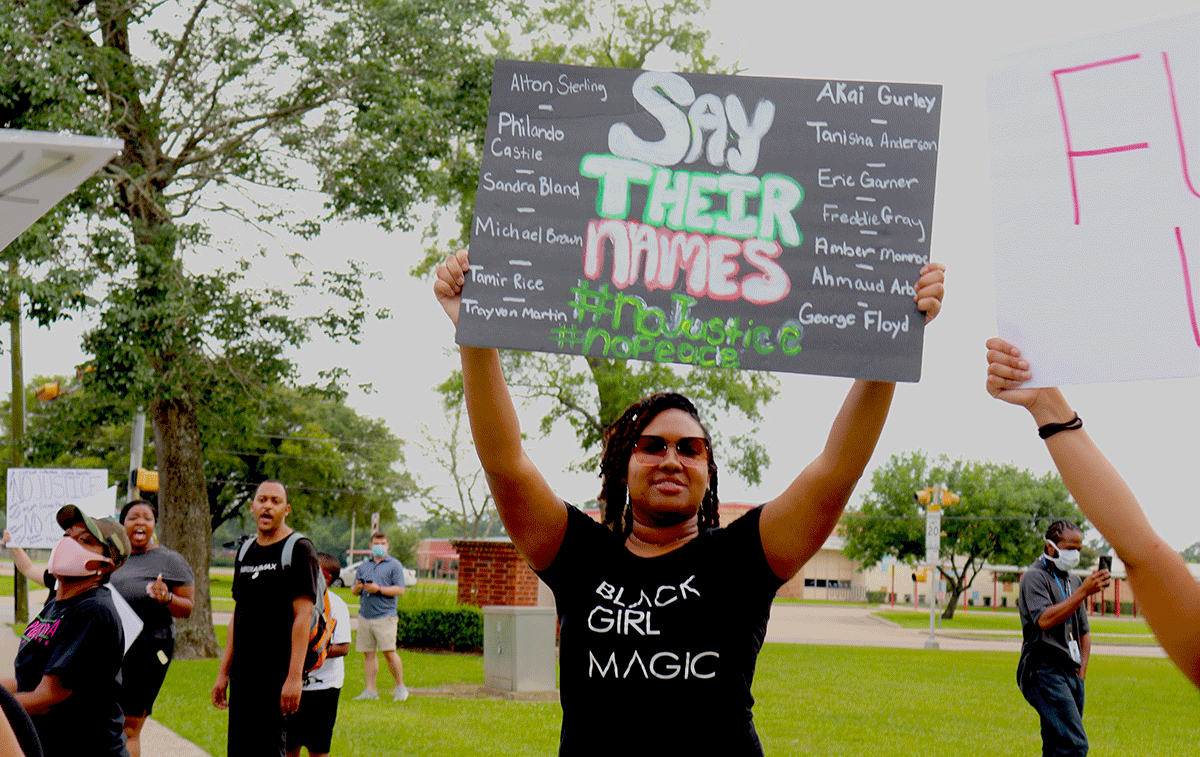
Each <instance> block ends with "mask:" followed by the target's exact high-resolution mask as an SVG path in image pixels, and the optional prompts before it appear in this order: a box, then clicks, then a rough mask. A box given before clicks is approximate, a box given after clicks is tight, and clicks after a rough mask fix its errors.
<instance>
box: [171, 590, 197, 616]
mask: <svg viewBox="0 0 1200 757" xmlns="http://www.w3.org/2000/svg"><path fill="white" fill-rule="evenodd" d="M192 590H193V589H192V587H191V586H179V587H176V588H175V590H174V591H172V592H171V599H170V601H169V602H168V603H167V611H168V612H170V613H171V617H173V618H186V617H189V616H190V615H191V614H192V610H193V609H195V606H196V602H195V600H194V599H193V598H192Z"/></svg>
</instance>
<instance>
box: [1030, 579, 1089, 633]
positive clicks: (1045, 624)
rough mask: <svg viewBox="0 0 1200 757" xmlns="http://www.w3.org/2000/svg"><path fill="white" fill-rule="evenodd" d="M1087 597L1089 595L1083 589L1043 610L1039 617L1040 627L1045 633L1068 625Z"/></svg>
mask: <svg viewBox="0 0 1200 757" xmlns="http://www.w3.org/2000/svg"><path fill="white" fill-rule="evenodd" d="M1087 597H1088V595H1087V594H1085V593H1084V592H1083V590H1082V589H1077V590H1076V591H1075V592H1074V593H1072V594H1071V596H1069V597H1067V598H1066V599H1065V600H1063V601H1062V602H1059V603H1058V604H1056V605H1050V606H1049V607H1047V608H1046V609H1045V610H1042V614H1041V615H1040V616H1039V617H1038V626H1039V627H1041V629H1042V630H1043V631H1044V630H1046V629H1049V628H1053V627H1054V626H1058V625H1062V624H1063V623H1066V622H1067V621H1068V620H1069V619H1070V618H1071V616H1072V615H1074V614H1075V611H1076V610H1078V609H1079V606H1080V605H1081V604H1083V602H1084V600H1085V599H1087Z"/></svg>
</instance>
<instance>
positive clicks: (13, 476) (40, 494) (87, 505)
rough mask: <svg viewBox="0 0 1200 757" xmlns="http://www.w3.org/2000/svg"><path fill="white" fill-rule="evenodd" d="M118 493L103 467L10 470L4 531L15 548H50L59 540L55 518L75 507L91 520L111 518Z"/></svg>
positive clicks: (59, 533)
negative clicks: (59, 513)
mask: <svg viewBox="0 0 1200 757" xmlns="http://www.w3.org/2000/svg"><path fill="white" fill-rule="evenodd" d="M116 497H117V490H116V487H115V486H111V487H110V486H108V471H107V470H104V469H103V468H100V469H93V468H9V469H8V500H7V508H6V512H5V517H6V523H7V528H8V530H9V532H10V533H11V534H12V544H13V546H16V547H27V548H35V549H49V548H51V547H53V546H54V545H55V544H57V543H58V541H59V539H61V538H62V535H63V530H62V528H61V527H60V526H59V525H58V521H57V520H56V519H55V515H56V514H57V513H58V511H59V509H60V508H62V507H63V505H77V506H78V507H79V509H81V510H83V511H84V512H85V513H87V514H88V515H90V516H92V517H93V518H104V517H111V516H112V515H113V508H114V506H115V503H116Z"/></svg>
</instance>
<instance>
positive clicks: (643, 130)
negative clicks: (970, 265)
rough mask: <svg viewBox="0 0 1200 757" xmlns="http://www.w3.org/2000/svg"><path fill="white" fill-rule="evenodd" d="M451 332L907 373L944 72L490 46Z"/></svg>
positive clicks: (624, 354)
mask: <svg viewBox="0 0 1200 757" xmlns="http://www.w3.org/2000/svg"><path fill="white" fill-rule="evenodd" d="M490 111H491V112H490V115H489V118H488V130H487V137H486V140H485V142H484V154H483V163H482V167H481V169H480V181H479V191H478V193H477V195H476V200H475V218H474V221H473V225H472V229H471V267H472V270H471V272H470V275H469V276H468V277H467V284H466V286H465V288H464V291H463V307H462V311H461V315H460V317H459V324H458V341H459V343H461V344H468V345H476V346H491V347H507V348H517V349H526V350H537V351H543V352H561V353H567V354H574V355H587V356H603V357H613V358H632V359H639V360H652V361H656V362H672V363H685V364H695V365H707V366H713V365H716V366H723V367H730V368H748V369H755V370H776V371H789V372H793V373H812V374H823V375H834V376H850V377H855V378H868V379H876V380H890V381H916V380H917V379H918V378H920V372H921V345H922V339H923V335H924V316H923V315H922V314H921V312H920V311H919V310H918V309H917V307H916V304H915V303H914V301H913V295H914V288H913V286H914V284H915V283H916V281H917V279H918V277H919V272H920V269H921V267H922V266H923V265H924V264H925V263H927V262H928V261H929V247H930V232H931V221H932V217H933V196H934V178H935V174H936V168H937V153H938V126H939V119H940V114H941V87H940V86H936V85H924V84H922V85H914V84H896V83H880V82H848V81H836V80H829V81H826V80H807V79H770V78H761V77H749V76H714V75H705V74H679V73H664V72H647V71H637V70H630V69H598V68H582V67H578V66H564V65H554V64H543V63H524V62H516V61H499V62H498V63H497V64H496V69H495V78H494V80H493V84H492V100H491V108H490Z"/></svg>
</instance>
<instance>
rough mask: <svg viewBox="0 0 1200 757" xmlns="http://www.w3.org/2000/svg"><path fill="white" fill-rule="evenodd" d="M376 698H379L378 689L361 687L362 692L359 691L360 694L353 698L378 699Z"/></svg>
mask: <svg viewBox="0 0 1200 757" xmlns="http://www.w3.org/2000/svg"><path fill="white" fill-rule="evenodd" d="M378 698H379V692H378V691H371V690H370V689H363V693H361V694H359V695H358V696H356V697H354V699H355V700H359V699H378Z"/></svg>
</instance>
